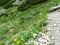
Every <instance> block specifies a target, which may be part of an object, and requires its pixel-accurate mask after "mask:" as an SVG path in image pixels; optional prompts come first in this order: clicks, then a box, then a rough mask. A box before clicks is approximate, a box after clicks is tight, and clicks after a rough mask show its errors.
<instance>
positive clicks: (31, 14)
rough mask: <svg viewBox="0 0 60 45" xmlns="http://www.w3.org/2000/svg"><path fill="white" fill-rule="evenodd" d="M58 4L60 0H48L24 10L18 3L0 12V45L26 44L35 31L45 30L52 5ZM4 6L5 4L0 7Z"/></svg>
mask: <svg viewBox="0 0 60 45" xmlns="http://www.w3.org/2000/svg"><path fill="white" fill-rule="evenodd" d="M58 4H60V0H48V1H46V2H43V3H39V4H35V5H31V7H30V8H28V9H26V10H24V11H19V10H18V9H17V8H18V5H16V6H12V7H9V8H7V9H6V11H5V12H4V13H2V14H0V45H26V44H25V42H27V40H29V38H33V36H32V35H33V33H37V34H38V33H39V32H40V31H43V30H44V28H43V27H44V26H46V24H47V23H48V22H47V13H48V12H49V9H50V7H53V6H56V5H58ZM4 7H5V5H4V6H1V7H0V9H3V8H4ZM30 45H33V44H30Z"/></svg>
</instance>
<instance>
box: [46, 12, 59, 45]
mask: <svg viewBox="0 0 60 45" xmlns="http://www.w3.org/2000/svg"><path fill="white" fill-rule="evenodd" d="M48 22H49V23H48V25H47V26H46V29H47V30H48V32H47V35H50V37H53V39H52V40H51V44H50V45H60V12H59V11H55V12H52V13H50V14H48Z"/></svg>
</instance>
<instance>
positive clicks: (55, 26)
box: [28, 10, 60, 45]
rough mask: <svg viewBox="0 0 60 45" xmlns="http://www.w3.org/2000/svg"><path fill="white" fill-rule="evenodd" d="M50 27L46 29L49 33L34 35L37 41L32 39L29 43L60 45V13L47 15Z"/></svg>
mask: <svg viewBox="0 0 60 45" xmlns="http://www.w3.org/2000/svg"><path fill="white" fill-rule="evenodd" d="M47 16H48V22H49V23H48V25H47V26H46V27H45V28H46V29H47V30H48V32H47V33H41V32H40V33H39V34H38V35H37V34H34V35H33V37H37V38H36V39H30V40H29V41H28V42H29V43H34V45H60V11H59V10H58V11H55V12H52V13H50V14H48V15H47Z"/></svg>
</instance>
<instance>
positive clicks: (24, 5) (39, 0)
mask: <svg viewBox="0 0 60 45" xmlns="http://www.w3.org/2000/svg"><path fill="white" fill-rule="evenodd" d="M44 1H47V0H25V2H23V3H22V4H21V5H20V6H19V7H18V10H20V11H23V10H26V9H27V8H28V7H30V5H33V4H37V3H42V2H44Z"/></svg>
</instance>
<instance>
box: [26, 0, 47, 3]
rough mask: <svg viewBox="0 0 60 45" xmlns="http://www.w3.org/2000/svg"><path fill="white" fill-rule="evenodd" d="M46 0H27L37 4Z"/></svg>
mask: <svg viewBox="0 0 60 45" xmlns="http://www.w3.org/2000/svg"><path fill="white" fill-rule="evenodd" d="M44 1H46V0H26V2H28V3H30V4H37V3H39V2H40V3H41V2H44Z"/></svg>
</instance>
